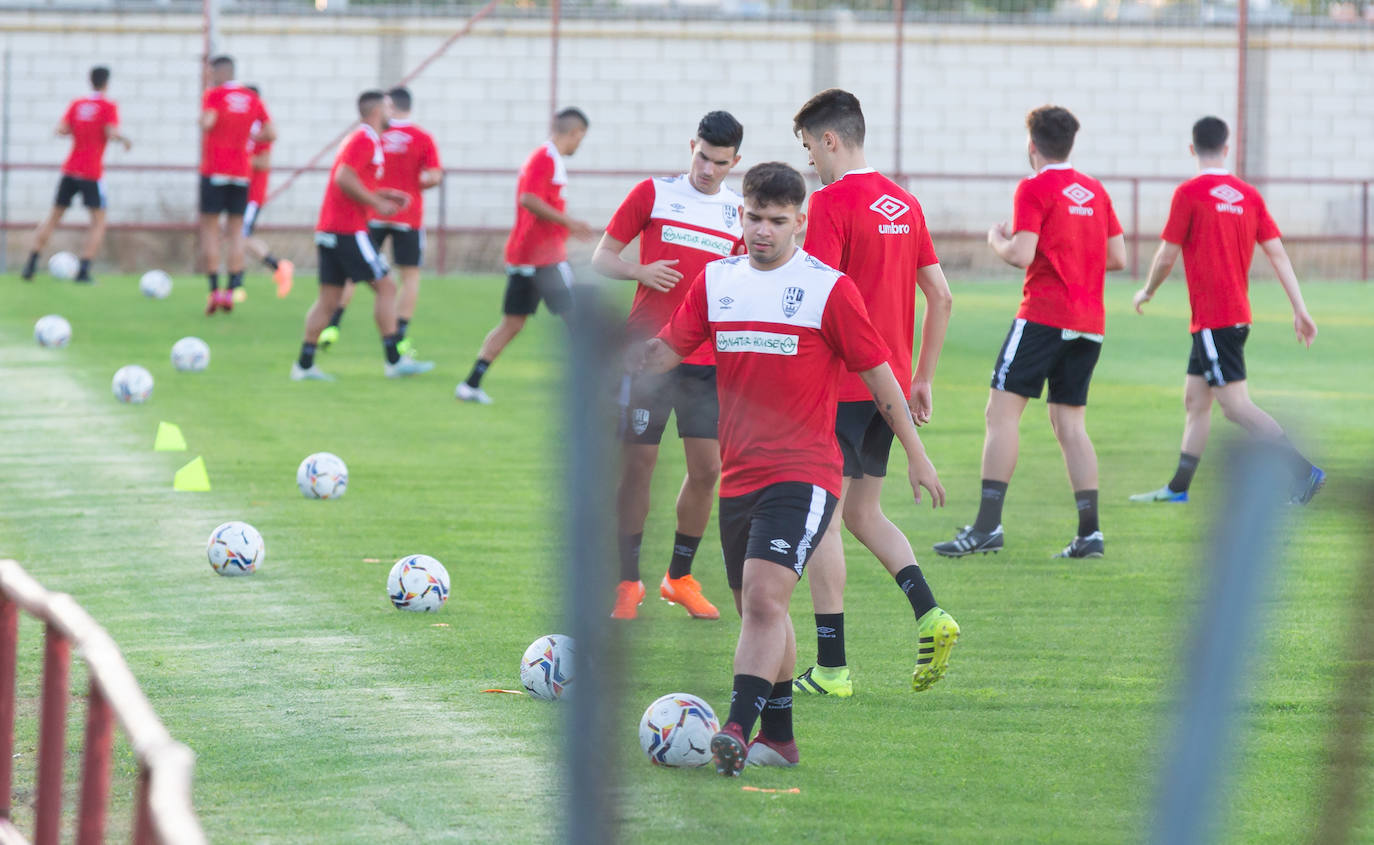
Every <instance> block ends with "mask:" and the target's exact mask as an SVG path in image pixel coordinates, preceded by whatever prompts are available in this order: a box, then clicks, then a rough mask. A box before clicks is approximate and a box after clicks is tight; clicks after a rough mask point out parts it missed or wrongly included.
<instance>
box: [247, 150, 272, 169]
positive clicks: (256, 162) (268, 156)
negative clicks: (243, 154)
mask: <svg viewBox="0 0 1374 845" xmlns="http://www.w3.org/2000/svg"><path fill="white" fill-rule="evenodd" d="M249 163H250V165H251V166H252V168H253V169H254V170H271V169H272V151H271V150H263V151H262V152H260V153H254V154H253V157H252V158H251V159H249Z"/></svg>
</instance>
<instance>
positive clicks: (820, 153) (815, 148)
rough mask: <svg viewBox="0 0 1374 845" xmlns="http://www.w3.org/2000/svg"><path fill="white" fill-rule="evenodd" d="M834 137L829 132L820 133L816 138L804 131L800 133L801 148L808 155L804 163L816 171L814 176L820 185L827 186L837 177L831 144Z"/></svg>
mask: <svg viewBox="0 0 1374 845" xmlns="http://www.w3.org/2000/svg"><path fill="white" fill-rule="evenodd" d="M833 138H834V135H832V134H831V133H829V132H823V133H821V136H820V137H819V138H817V137H816V136H815V135H812V134H811V133H810V132H807V131H806V130H805V129H803V130H802V131H801V142H802V146H803V147H805V148H806V152H807V153H808V157H807V161H806V163H807V164H809V165H811V166H812V167H814V168H815V169H816V175H817V176H819V177H821V184H822V185H829V184H830V183H831V182H834V181H835V179H836V178H837V177H838V176H839V174H838V173H836V172H835V156H834V145H833V143H831V141H832V139H833Z"/></svg>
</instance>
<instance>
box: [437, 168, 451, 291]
mask: <svg viewBox="0 0 1374 845" xmlns="http://www.w3.org/2000/svg"><path fill="white" fill-rule="evenodd" d="M438 234H439V255H438V262H437V263H438V265H439V266H438V267H437V268H436V270H437V271H438V273H439V274H440V275H443V273H444V271H445V270H447V269H448V179H447V178H445V179H444V181H442V182H440V183H439V233H438Z"/></svg>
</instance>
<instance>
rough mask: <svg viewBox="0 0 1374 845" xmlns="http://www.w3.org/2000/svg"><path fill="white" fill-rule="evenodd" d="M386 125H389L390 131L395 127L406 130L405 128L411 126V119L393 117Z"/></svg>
mask: <svg viewBox="0 0 1374 845" xmlns="http://www.w3.org/2000/svg"><path fill="white" fill-rule="evenodd" d="M386 125H387V128H388V129H390V128H391V127H393V126H395V127H397V128H405V127H407V126H409V125H410V118H408V117H393V118H392V119H391V120H388V121H387V122H386Z"/></svg>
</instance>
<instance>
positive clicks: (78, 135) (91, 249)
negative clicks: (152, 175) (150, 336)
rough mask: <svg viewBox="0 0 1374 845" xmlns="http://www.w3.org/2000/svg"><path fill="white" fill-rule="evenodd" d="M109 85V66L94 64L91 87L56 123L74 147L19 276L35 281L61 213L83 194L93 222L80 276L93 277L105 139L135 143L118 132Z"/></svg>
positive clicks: (101, 226)
mask: <svg viewBox="0 0 1374 845" xmlns="http://www.w3.org/2000/svg"><path fill="white" fill-rule="evenodd" d="M109 85H110V69H109V68H107V67H93V68H91V93H89V94H87V95H86V96H84V97H78V98H76V99H75V100H72V102H71V104H70V105H68V106H67V111H66V113H64V114H63V115H62V120H61V121H60V122H59V123H58V124H57V134H58V135H70V136H71V139H72V149H71V152H70V153H68V154H67V160H66V161H65V162H64V163H63V164H62V179H61V181H59V182H58V183H57V199H56V200H54V201H53V205H52V211H50V212H49V213H48V219H46V220H44V221H43V222H42V223H40V224H38V228H37V229H35V230H34V232H33V245H32V247H31V249H30V251H29V259H28V261H26V262H24V270H23V272H22V273H20V276H21V277H22V278H23V279H24V281H26V282H27V281H32V280H33V274H34V273H35V272H37V270H38V255H39V253H41V252H42V251H43V247H45V246H47V244H48V238H50V237H52V233H53V230H54V229H56V228H57V224H58V223H59V222H60V221H61V220H62V215H63V214H65V213H66V212H67V209H68V208H70V207H71V204H72V199H73V198H74V197H76V196H78V195H79V196H80V197H81V204H82V205H84V206H86V211H88V212H89V213H90V215H91V228H90V229H89V230H88V231H87V232H86V243H85V245H83V246H82V248H81V268H80V270H79V271H78V272H77V274H76V281H78V282H91V281H94V280H93V279H92V278H91V260H92V259H94V258H95V254H96V253H97V252H99V251H100V242H101V241H102V240H104V238H105V186H104V185H102V184H101V182H100V176H101V174H102V173H103V168H104V159H105V144H106V143H107V142H108V141H118V142H119V143H121V144H123V145H124V149H125V150H128V149H129V148H130V147H132V146H133V144H132V143H130V141H129V139H128V138H125V137H124V136H123V135H121V134H119V109H118V108H116V107H115V104H114V101H113V100H110V99H107V98H106V97H105V89H106V88H108V87H109Z"/></svg>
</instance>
